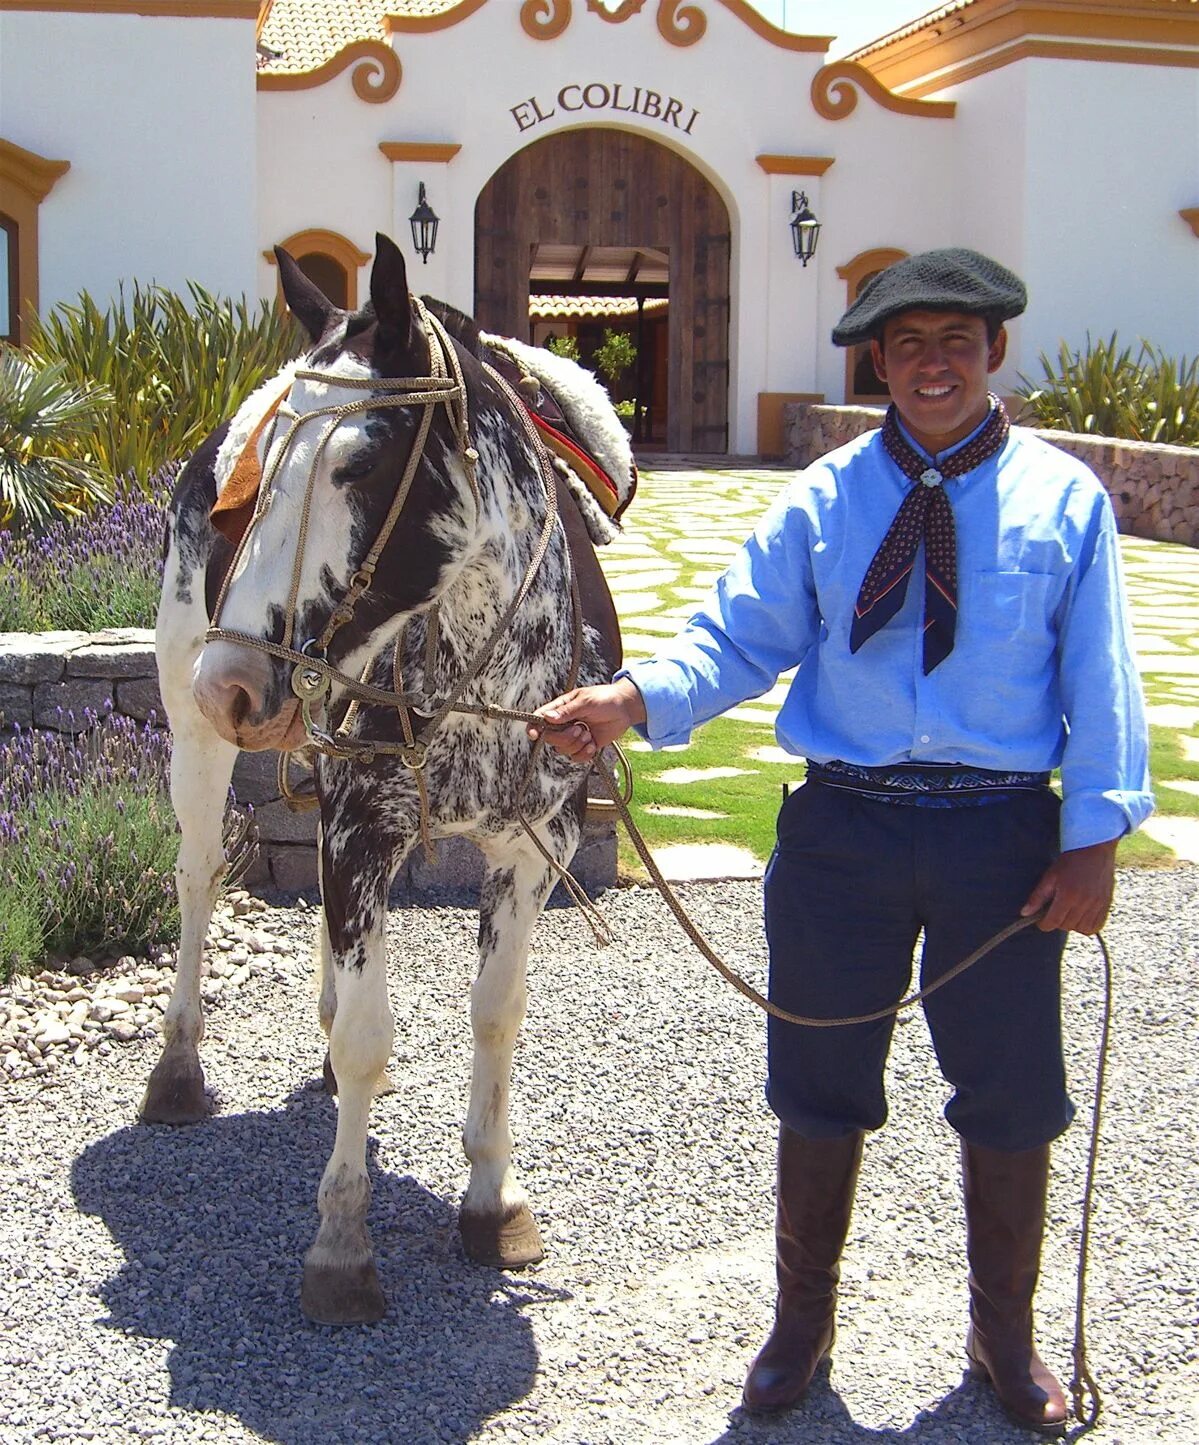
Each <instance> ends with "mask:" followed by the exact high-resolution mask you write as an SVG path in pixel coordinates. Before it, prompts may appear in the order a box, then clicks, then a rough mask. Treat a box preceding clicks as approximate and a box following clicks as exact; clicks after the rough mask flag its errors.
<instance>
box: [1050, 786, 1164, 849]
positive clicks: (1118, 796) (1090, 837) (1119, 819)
mask: <svg viewBox="0 0 1199 1445" xmlns="http://www.w3.org/2000/svg"><path fill="white" fill-rule="evenodd" d="M1152 812H1153V794H1152V793H1140V792H1125V791H1122V790H1120V789H1118V788H1113V789H1110V790H1108V791H1106V792H1094V791H1091V792H1080V793H1071V794H1070V795H1069V796H1068V797H1067V798H1066V799H1065V800H1064V802H1063V803H1062V819H1061V843H1062V852H1063V853H1065V852H1068V851H1069V850H1071V849H1073V848H1090V847H1092V846H1093V845H1094V844H1095V843H1109V842H1111V840H1112V839H1113V838H1122V837H1123V836H1124V834H1125V833H1135V832H1136V830H1137V829H1138V828H1139V827H1140V826H1141V824H1142V823H1143V822H1144V821H1145V819H1146V818H1147V817H1148V816H1149V814H1150V813H1152Z"/></svg>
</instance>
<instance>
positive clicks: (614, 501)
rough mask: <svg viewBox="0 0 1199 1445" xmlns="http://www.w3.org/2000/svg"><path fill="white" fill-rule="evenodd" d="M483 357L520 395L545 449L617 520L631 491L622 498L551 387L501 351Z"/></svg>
mask: <svg viewBox="0 0 1199 1445" xmlns="http://www.w3.org/2000/svg"><path fill="white" fill-rule="evenodd" d="M483 360H484V361H485V362H486V363H487V365H488V366H490V367H491V368H492V370H493V371H497V372H499V374H500V375H501V376H502V377H503V378H504V380H505V381H506V382H507V383H508V385H509V386H511V387H512V389H513V390H514V391H515V392H516V394H517V396H518V397H519V398H520V401H521V404H522V406H523V407H524V409H525V410H526V411H527V412H528V414H529V417H530V419H531V421H532V422H533V425H534V426H535V427H536V428H537V430H538V432H539V434H540V436H541V440H542V441H543V442H544V443H545V446H546V449H547V450H548V451H549V452H550V453H551V454H552V455H553V456H556V457H558V458H560V459H561V460H562V461H563V462H565V463H566V465H567V466H568V467H569V468H570V470H571V471H572V472H574V474H575V475H576V476H577V477H578V478H579V480H580V481H581V482H582V483H583V485H584V486H585V487H586V488H587V490H588V491H589V492H590V493H591V495H592V496H593V497H594V498H595V500H596V501H597V502H598V503H599V504H600V506H601V507H602V508H603V509H604V515H605V516H608V517H611V518H612V519H613V520H614V521H619V519H620V516H621V514H622V513H623V511H624V509H625V508H626V507H627V506H628V505H629V503H630V502H631V501H632V499H633V491H635V490H636V482H635V481H634V486H633V490H632V491H630V492H629V493H628V495H627V496H625V497H624V498H623V499H622V497H621V494H620V489H619V488H618V487H617V485H616V483H615V482H614V481H613V480H612V478H611V477H610V476H609V475H608V473H607V472H606V471H605V470H604V468H603V465H602V464H601V462H600V460H599V458H598V457H597V456H596V455H595V453H594V451H589V450H588V449H587V446H586V445H585V443H584V441H583V439H582V438H581V437H580V436H578V435H577V433H576V432H575V430H574V428H573V427H572V426H571V424H570V422H569V421H568V420H567V417H566V413H565V412H564V411H563V410H562V406H561V404H560V402H559V401H558V398H557V397H556V396H555V395H554V393H553V391H552V390H551V389H550V387H549V386H548V385H547V384H546V383H545V382H544V381H542V380H541V379H540V378H539V377H536V376H534V375H532V374H531V373H530V372H527V371H525V370H524V368H523V367H521V366H520V364H519V363H518V362H517V361H516V360H515V358H513V357H512V356H509V355H508V354H507V353H506V352H503V351H492V350H490V349H489V348H488V349H486V350H485V351H484V354H483Z"/></svg>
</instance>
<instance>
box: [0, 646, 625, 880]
mask: <svg viewBox="0 0 1199 1445" xmlns="http://www.w3.org/2000/svg"><path fill="white" fill-rule="evenodd" d="M110 698H111V699H112V703H113V707H114V710H115V711H116V712H118V713H121V714H122V715H124V716H125V717H129V718H133V719H134V720H136V721H137V722H143V723H144V722H148V721H151V720H153V721H154V722H155V723H156V724H157V723H158V722H160V721H161V724H162V726H164V727H165V726H166V716H165V713H164V711H163V707H162V699H161V698H160V696H159V693H158V670H157V667H156V665H155V661H154V634H153V633H152V632H150V631H148V630H146V629H143V628H135V627H125V628H113V629H111V630H109V631H107V632H95V633H87V632H0V727H3V729H4V730H6V731H7V730H11V728H12V727H13V726H14V725H19V726H20V727H21V728H45V729H48V730H52V731H54V732H81V731H83V729H84V728H85V727H86V726H87V723H86V720H85V716H84V714H85V711H86V710H88V709H90V710H91V711H92V712H100V711H101V710H102V709H104V708H105V707H106V705H107V703H108V700H109V699H110ZM277 766H278V754H276V753H241V754H240V755H239V756H238V759H237V765H236V767H235V768H234V770H233V789H234V792H235V793H236V795H237V800H238V802H240V803H247V804H250V805H251V806H252V807H253V809H254V817H255V821H256V822H257V824H258V837H259V856H258V861H257V862H256V864H255V865H254V869H253V871H252V872H251V873H250V875H249V876H248V878H247V879H246V886H247V887H251V888H253V887H274V888H277V889H280V890H281V891H283V892H287V893H294V892H298V891H299V890H301V889H310V888H315V887H316V881H317V873H316V818H317V814H316V812H315V810H314V811H311V812H306V813H293V812H292V811H291V809H290V808H288V806H287V804H286V803H285V802H284V801H283V800H282V798H281V797H280V794H279V784H278V776H277ZM437 854H438V857H437V862H436V863H435V864H434V863H430V862H429V860H428V859H426V858H425V856H424V853H423V850H422V849H421V848H420V847H419V845H418V846H417V848H416V849H415V850H414V851H413V853H412V855H411V856H410V857H409V859H408V860H407V862H406V863H405V864H404V866H403V867H402V868H401V870H400V872H399V873H398V874H397V875H396V880H395V884H394V887H393V894H395V895H396V896H399V897H401V898H420V897H425V896H428V895H430V894H434V893H437V892H440V891H442V890H446V889H472V890H473V889H477V888H478V886H479V884H480V882H481V881H482V877H483V861H482V855H481V854H480V853H479V851H478V849H477V848H475V846H474V845H473V844H472V843H469V842H467V840H466V839H465V838H450V839H446V840H443V841H442V842H441V843H439V844H438V847H437ZM570 871H571V872H572V873H573V874H574V876H575V877H576V878H577V879H578V880H579V881H580V883H582V884H583V886H584V887H585V888H586V889H587V890H588V891H589V892H595V891H598V890H599V889H602V888H607V887H611V886H612V884H614V883H615V881H616V833H615V828H614V826H613V824H612V823H611V822H609V821H604V822H589V823H588V825H587V829H586V831H585V832H584V835H583V841H582V843H581V844H580V845H579V850H578V852H577V853H576V854H575V858H574V862H573V863H572V864H571V870H570Z"/></svg>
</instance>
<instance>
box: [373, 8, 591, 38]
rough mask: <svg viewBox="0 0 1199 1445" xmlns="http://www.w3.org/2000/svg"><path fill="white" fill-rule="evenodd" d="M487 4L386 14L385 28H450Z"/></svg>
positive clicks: (392, 31) (388, 30)
mask: <svg viewBox="0 0 1199 1445" xmlns="http://www.w3.org/2000/svg"><path fill="white" fill-rule="evenodd" d="M550 3H551V4H552V3H553V0H550ZM486 4H487V0H459V4H457V5H455V6H454V7H453V8H452V9H450V10H442V11H439V12H438V14H436V15H385V16H384V17H383V28H384V29H385V30H386V31H387V33H388V35H394V34H395V33H396V31H400V30H403V31H407V32H409V33H410V34H411V33H413V32H416V33H418V34H419V33H420V32H421V31H427V30H448V29H449V28H450V26H451V25H457V24H458V22H459V21H461V20H468V19H469V18H470V17H471V16H472V15H473V14H474V13H475V11H476V10H482V8H483V6H484V5H486ZM566 8H567V9H568V10H569V9H570V0H566ZM567 18H568V19H569V17H567Z"/></svg>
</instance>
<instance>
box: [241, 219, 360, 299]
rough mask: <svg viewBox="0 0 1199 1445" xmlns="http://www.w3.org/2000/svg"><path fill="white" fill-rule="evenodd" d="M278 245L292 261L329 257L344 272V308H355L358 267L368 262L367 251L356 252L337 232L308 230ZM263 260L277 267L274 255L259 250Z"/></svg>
mask: <svg viewBox="0 0 1199 1445" xmlns="http://www.w3.org/2000/svg"><path fill="white" fill-rule="evenodd" d="M279 244H280V246H282V247H283V249H284V250H285V251H286V252H287V254H288V255H289V256H290V257H291V258H292V260H293V261H299V260H300V259H301V258H302V257H304V256H312V255H318V256H330V257H332V259H333V260H334V261H336V262H337V264H338V265H339V266H340V267H341V268H342V269H343V270H344V271H345V273H346V299H347V303H348V307H349V309H350V310H351V311H353V310H354V309H355V308H356V307H357V305H358V268H359V266H365V265H366V263H367V262H368V261H369V260H370V252H369V251H360V250H359V249H358V247H357V246H355V245H354V243H353V241H351V240H350V239H349V237H348V236H342V235H340V234H339V233H338V232H337V231H322V230H316V229H314V230H308V231H297V232H296V233H295V235H294V236H289V237H288V238H287V240H286V241H280V242H279ZM262 254H263V257H264V258H265V259H266V260H267V261H269V262H270V263H271V265H272V266H276V265H278V262H277V260H276V259H275V253H274V251H273V250H271V249H270V248H268V249H267V250H265V251H263V253H262ZM279 303H280V305H282V304H283V286H282V284H280V286H279Z"/></svg>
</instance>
